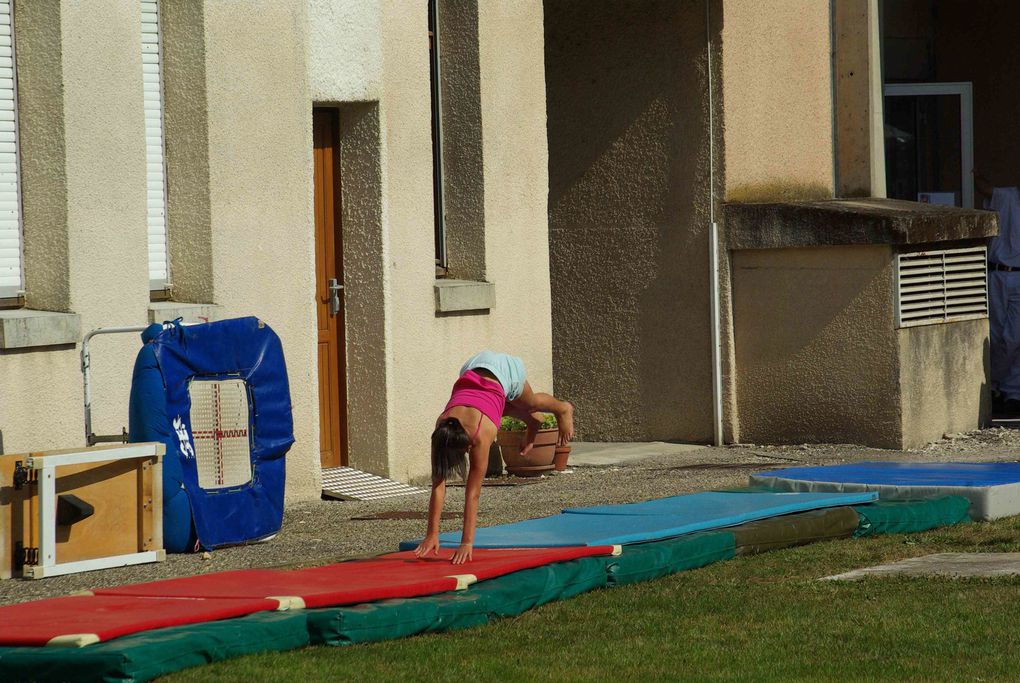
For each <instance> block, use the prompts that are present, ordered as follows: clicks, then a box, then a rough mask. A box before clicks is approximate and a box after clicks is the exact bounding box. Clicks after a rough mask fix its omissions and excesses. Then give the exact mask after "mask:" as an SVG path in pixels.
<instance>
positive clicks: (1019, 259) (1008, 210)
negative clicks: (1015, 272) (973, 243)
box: [985, 187, 1020, 268]
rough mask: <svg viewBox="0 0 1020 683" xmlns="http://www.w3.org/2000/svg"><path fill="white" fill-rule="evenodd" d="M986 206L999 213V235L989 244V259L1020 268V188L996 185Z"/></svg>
mask: <svg viewBox="0 0 1020 683" xmlns="http://www.w3.org/2000/svg"><path fill="white" fill-rule="evenodd" d="M985 208H986V209H991V210H992V211H995V212H997V213H998V214H999V236H998V237H993V238H992V240H991V242H990V243H989V244H988V260H989V261H991V262H992V263H1001V264H1002V265H1004V266H1010V267H1011V268H1020V189H1018V188H1015V187H996V188H995V189H993V190H992V199H991V201H988V200H986V201H985Z"/></svg>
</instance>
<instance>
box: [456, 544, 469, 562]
mask: <svg viewBox="0 0 1020 683" xmlns="http://www.w3.org/2000/svg"><path fill="white" fill-rule="evenodd" d="M470 561H471V544H470V543H461V544H460V547H459V548H457V552H455V553H454V554H453V563H454V564H464V563H465V562H470Z"/></svg>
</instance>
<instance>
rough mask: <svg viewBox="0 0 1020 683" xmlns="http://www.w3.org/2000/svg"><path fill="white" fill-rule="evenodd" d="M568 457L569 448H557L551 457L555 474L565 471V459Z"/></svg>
mask: <svg viewBox="0 0 1020 683" xmlns="http://www.w3.org/2000/svg"><path fill="white" fill-rule="evenodd" d="M569 457H570V446H557V447H556V455H555V456H553V465H555V466H556V471H557V472H562V471H563V470H565V469H567V458H569Z"/></svg>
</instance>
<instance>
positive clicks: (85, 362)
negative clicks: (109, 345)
mask: <svg viewBox="0 0 1020 683" xmlns="http://www.w3.org/2000/svg"><path fill="white" fill-rule="evenodd" d="M147 327H148V325H136V326H133V327H100V328H98V329H95V330H92V331H91V332H89V333H88V334H86V335H85V338H84V339H82V342H81V374H82V383H83V385H84V392H85V445H86V446H93V445H95V444H96V443H98V442H97V440H96V437H95V435H94V434H93V433H92V359H91V355H90V352H89V342H91V341H92V337H95V336H98V335H100V334H121V333H128V332H142V331H144V330H145V329H146V328H147Z"/></svg>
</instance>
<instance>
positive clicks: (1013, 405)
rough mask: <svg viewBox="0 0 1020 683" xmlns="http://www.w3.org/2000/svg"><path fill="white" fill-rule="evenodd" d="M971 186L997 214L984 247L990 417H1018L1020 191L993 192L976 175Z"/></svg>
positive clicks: (992, 188)
mask: <svg viewBox="0 0 1020 683" xmlns="http://www.w3.org/2000/svg"><path fill="white" fill-rule="evenodd" d="M974 186H975V188H976V189H977V191H978V192H979V193H980V194H982V195H984V196H985V201H984V207H985V208H986V209H990V210H992V211H995V212H996V213H998V215H999V235H998V237H993V238H992V239H991V241H990V242H989V244H988V314H989V315H988V317H989V320H988V327H989V346H990V349H989V350H990V356H991V385H992V412H993V413H998V414H1010V415H1020V189H1018V188H1016V187H993V186H992V184H991V183H989V182H988V181H987V180H986V179H984V178H983V177H981V176H980V175H977V174H975V175H974Z"/></svg>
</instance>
